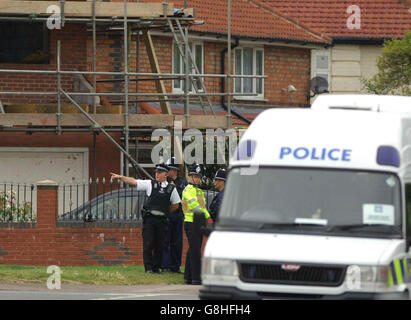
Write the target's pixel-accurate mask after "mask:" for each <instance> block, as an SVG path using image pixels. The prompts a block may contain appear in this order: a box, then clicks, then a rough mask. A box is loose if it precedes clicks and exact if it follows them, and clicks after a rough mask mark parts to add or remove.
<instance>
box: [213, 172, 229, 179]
mask: <svg viewBox="0 0 411 320" xmlns="http://www.w3.org/2000/svg"><path fill="white" fill-rule="evenodd" d="M214 180H223V181H226V180H227V171H226V170H225V169H218V170H217V172H216V174H215V176H214Z"/></svg>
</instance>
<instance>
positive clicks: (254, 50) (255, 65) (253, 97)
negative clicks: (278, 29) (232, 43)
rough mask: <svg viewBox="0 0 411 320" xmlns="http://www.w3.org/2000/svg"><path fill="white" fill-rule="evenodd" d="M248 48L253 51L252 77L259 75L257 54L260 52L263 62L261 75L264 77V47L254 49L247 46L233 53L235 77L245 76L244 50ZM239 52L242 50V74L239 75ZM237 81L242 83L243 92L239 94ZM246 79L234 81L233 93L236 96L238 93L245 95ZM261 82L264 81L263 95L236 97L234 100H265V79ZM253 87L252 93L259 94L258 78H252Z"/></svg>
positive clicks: (262, 86)
mask: <svg viewBox="0 0 411 320" xmlns="http://www.w3.org/2000/svg"><path fill="white" fill-rule="evenodd" d="M246 48H248V49H253V74H252V75H257V74H256V71H257V52H258V51H259V52H261V59H262V61H261V67H262V68H261V69H262V70H261V75H264V48H263V47H252V46H247V45H245V46H242V47H238V48H235V49H234V50H233V51H234V59H233V60H234V65H233V70H234V74H235V75H242V74H244V53H243V52H244V49H246ZM237 50H241V74H237V73H236V56H237V55H236V51H237ZM236 79H239V80H237V81H241V91H240V92H237V91H236ZM244 79H246V78H234V81H233V93H234V94H236V93H243V92H244V88H243V86H244ZM261 81H262V85H261V89H262V90H261V91H262V92H261V93H259V94H258V95H256V96H254V95H253V96H234V98H235V99H237V100H264V91H265V90H264V84H265V81H264V79H261ZM252 86H253V88H252V93H254V94H255V93H257V79H256V78H252Z"/></svg>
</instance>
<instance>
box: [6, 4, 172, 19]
mask: <svg viewBox="0 0 411 320" xmlns="http://www.w3.org/2000/svg"><path fill="white" fill-rule="evenodd" d="M53 5H54V6H57V7H60V1H19V0H1V1H0V14H25V13H26V14H31V13H37V14H38V15H46V16H50V15H51V14H52V13H53V12H51V11H50V10H49V11H48V10H47V9H48V8H49V7H50V6H53ZM163 14H164V7H163V4H162V3H127V17H129V18H138V17H160V16H163ZM173 14H174V4H173V3H169V4H168V7H167V15H168V16H172V15H173ZM64 16H66V17H91V16H92V2H91V1H88V2H76V1H66V2H65V5H64ZM96 16H97V17H114V16H117V17H123V16H124V3H122V2H96Z"/></svg>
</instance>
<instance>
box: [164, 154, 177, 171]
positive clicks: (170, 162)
mask: <svg viewBox="0 0 411 320" xmlns="http://www.w3.org/2000/svg"><path fill="white" fill-rule="evenodd" d="M167 167H168V169H174V170H177V171H180V166H179V165H178V164H177V163H176V157H171V158H170V159H168V161H167Z"/></svg>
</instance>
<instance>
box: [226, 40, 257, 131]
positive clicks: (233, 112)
mask: <svg viewBox="0 0 411 320" xmlns="http://www.w3.org/2000/svg"><path fill="white" fill-rule="evenodd" d="M239 43H240V40H239V39H238V38H236V39H235V44H234V45H233V46H232V47H231V49H235V48H237V47H238V45H239ZM227 51H228V48H225V49H224V50H223V51H221V74H224V73H225V57H226V55H227ZM221 93H226V91H225V79H224V78H221ZM221 106H222V107H223V109H224V110H225V111H227V112H228V108H227V106H226V104H225V96H221ZM231 113H232V114H233V115H235V116H236V117H237V118H239V119H240V120H242V121H244V122H245V123H247V124H251V121H250V120H248V119H247V118H245V117H243V116H242V115H241V114H239V113H238V112H236V111H234V110H233V109H231Z"/></svg>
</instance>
